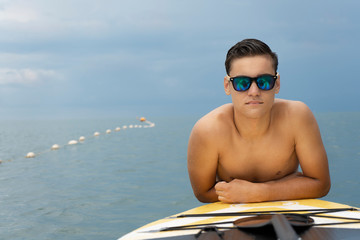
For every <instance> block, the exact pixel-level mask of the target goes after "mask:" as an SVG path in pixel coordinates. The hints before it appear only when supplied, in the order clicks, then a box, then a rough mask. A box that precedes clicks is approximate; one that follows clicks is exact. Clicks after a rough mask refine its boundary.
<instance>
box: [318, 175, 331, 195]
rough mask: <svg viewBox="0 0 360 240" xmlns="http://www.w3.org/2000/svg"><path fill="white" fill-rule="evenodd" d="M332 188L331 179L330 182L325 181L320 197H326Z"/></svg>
mask: <svg viewBox="0 0 360 240" xmlns="http://www.w3.org/2000/svg"><path fill="white" fill-rule="evenodd" d="M330 188H331V181H330V179H329V180H328V181H325V182H324V183H322V184H321V189H320V191H319V197H325V196H326V195H327V194H328V193H329V192H330Z"/></svg>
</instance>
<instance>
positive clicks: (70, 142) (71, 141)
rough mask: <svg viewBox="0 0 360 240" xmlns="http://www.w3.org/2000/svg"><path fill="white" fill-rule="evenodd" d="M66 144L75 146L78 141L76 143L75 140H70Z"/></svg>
mask: <svg viewBox="0 0 360 240" xmlns="http://www.w3.org/2000/svg"><path fill="white" fill-rule="evenodd" d="M68 144H69V145H75V144H78V141H76V140H70V141H69V142H68Z"/></svg>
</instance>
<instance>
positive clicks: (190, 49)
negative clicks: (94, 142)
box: [0, 0, 360, 119]
mask: <svg viewBox="0 0 360 240" xmlns="http://www.w3.org/2000/svg"><path fill="white" fill-rule="evenodd" d="M359 11H360V2H359V1H356V0H345V1H325V0H323V1H312V0H311V1H309V0H305V1H287V0H273V1H268V0H259V1H256V0H225V1H215V0H214V1H211V0H210V1H209V0H207V1H205V0H203V1H196V0H181V1H179V0H177V1H175V0H126V1H124V0H121V1H120V0H93V1H91V0H58V1H57V0H56V1H55V0H8V1H7V0H0V119H9V118H10V119H11V118H40V119H41V118H64V117H65V118H72V117H74V118H83V117H86V118H88V117H99V116H100V117H117V116H126V117H132V116H142V115H144V116H159V115H179V116H181V115H193V114H197V115H204V114H205V113H207V112H208V111H210V110H211V109H213V108H216V107H218V106H220V105H222V104H224V103H227V102H230V101H231V99H230V97H228V96H226V95H225V93H224V90H223V77H224V75H225V68H224V61H225V55H226V52H227V50H228V49H229V48H230V47H231V46H232V45H234V44H235V43H237V42H238V41H241V40H242V39H244V38H258V39H260V40H263V41H264V42H266V43H267V44H268V45H269V46H270V47H271V48H272V50H273V51H275V52H277V53H278V55H279V72H280V75H281V90H280V94H279V95H278V97H280V98H287V99H294V100H301V101H304V102H305V103H306V104H308V105H309V106H310V108H311V109H312V110H313V111H314V112H328V111H360V107H359V96H360V89H359V88H360V78H359V77H358V75H359V70H360V64H359V63H360V61H359V57H360V50H359V43H360V32H359V30H360V20H359ZM359 76H360V75H359Z"/></svg>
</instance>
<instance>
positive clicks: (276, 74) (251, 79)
mask: <svg viewBox="0 0 360 240" xmlns="http://www.w3.org/2000/svg"><path fill="white" fill-rule="evenodd" d="M264 76H270V77H272V79H274V84H273V85H272V87H271V88H269V89H261V88H260V87H259V82H258V80H259V79H260V78H261V77H264ZM239 77H244V78H248V79H250V81H251V82H250V85H249V87H248V88H247V89H245V90H237V89H236V87H235V82H234V79H235V78H239ZM277 79H278V73H277V72H276V73H275V75H271V74H262V75H260V76H257V77H248V76H242V75H240V76H235V77H229V81H230V82H232V85H233V88H234V90H235V91H237V92H245V91H247V90H249V89H250V87H251V85H252V83H253V82H255V83H256V86H257V87H258V88H259V89H260V90H262V91H269V90H271V89H273V88H274V86H275V83H276V80H277Z"/></svg>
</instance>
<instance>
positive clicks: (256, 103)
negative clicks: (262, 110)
mask: <svg viewBox="0 0 360 240" xmlns="http://www.w3.org/2000/svg"><path fill="white" fill-rule="evenodd" d="M263 103H264V102H262V101H256V100H253V101H249V102H246V104H248V105H258V104H263Z"/></svg>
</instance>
